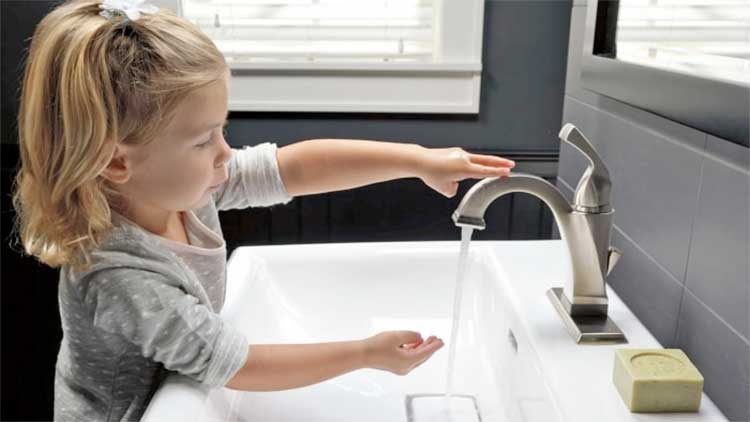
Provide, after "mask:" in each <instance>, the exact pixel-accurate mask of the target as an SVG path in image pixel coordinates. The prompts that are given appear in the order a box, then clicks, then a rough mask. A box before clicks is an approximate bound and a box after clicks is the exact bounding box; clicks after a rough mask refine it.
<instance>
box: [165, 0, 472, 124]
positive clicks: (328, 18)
mask: <svg viewBox="0 0 750 422" xmlns="http://www.w3.org/2000/svg"><path fill="white" fill-rule="evenodd" d="M161 3H162V4H163V5H165V6H167V7H169V6H170V5H169V4H168V3H172V6H173V7H175V8H176V9H177V10H178V13H180V14H181V15H182V16H183V17H185V18H186V19H188V20H190V21H191V22H193V23H195V24H196V25H197V26H199V27H200V28H201V29H202V30H203V31H204V32H205V33H206V34H207V35H208V36H209V37H210V38H211V39H212V40H213V41H214V42H215V43H216V45H217V46H218V47H219V49H220V50H221V51H222V52H223V53H224V55H225V57H226V59H227V63H228V64H229V66H230V68H231V69H232V82H231V83H232V86H231V93H230V109H231V110H254V111H336V112H410V113H412V112H417V113H420V112H424V113H478V111H479V89H480V76H481V46H482V21H483V13H484V1H483V0H162V2H161Z"/></svg>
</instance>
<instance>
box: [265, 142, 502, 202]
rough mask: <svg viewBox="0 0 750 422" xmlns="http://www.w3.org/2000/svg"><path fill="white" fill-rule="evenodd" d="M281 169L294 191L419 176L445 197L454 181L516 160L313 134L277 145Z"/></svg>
mask: <svg viewBox="0 0 750 422" xmlns="http://www.w3.org/2000/svg"><path fill="white" fill-rule="evenodd" d="M277 159H278V163H279V172H280V174H281V178H282V179H283V181H284V185H285V186H286V188H287V191H288V192H289V194H290V195H292V196H299V195H309V194H314V193H323V192H333V191H339V190H345V189H351V188H356V187H360V186H364V185H369V184H372V183H378V182H384V181H387V180H392V179H399V178H406V177H419V178H420V179H422V180H423V181H424V182H425V183H426V184H427V185H428V186H430V187H432V188H433V189H435V190H436V191H438V192H440V193H442V194H443V195H445V196H447V197H451V196H453V195H455V192H456V189H457V187H458V181H460V180H463V179H466V178H469V177H473V178H481V177H490V176H506V175H508V173H509V172H510V168H512V167H513V165H514V163H513V162H512V161H510V160H506V159H504V158H500V157H494V156H489V155H478V154H470V153H468V152H466V151H464V150H462V149H461V148H456V147H453V148H439V149H432V148H425V147H423V146H421V145H418V144H409V143H397V142H383V141H367V140H355V139H312V140H307V141H301V142H297V143H294V144H291V145H287V146H285V147H282V148H279V149H278V151H277Z"/></svg>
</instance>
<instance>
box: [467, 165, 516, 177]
mask: <svg viewBox="0 0 750 422" xmlns="http://www.w3.org/2000/svg"><path fill="white" fill-rule="evenodd" d="M509 174H510V169H509V168H508V167H488V166H482V165H479V164H475V165H473V166H471V168H470V169H469V171H468V172H467V173H466V175H465V176H466V177H493V176H494V177H497V176H507V175H509Z"/></svg>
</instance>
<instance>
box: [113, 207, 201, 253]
mask: <svg viewBox="0 0 750 422" xmlns="http://www.w3.org/2000/svg"><path fill="white" fill-rule="evenodd" d="M117 212H118V213H119V214H120V215H122V216H123V217H125V218H127V219H128V220H130V221H132V222H133V223H135V224H138V225H139V226H140V227H142V228H143V229H144V230H146V231H148V232H150V233H153V234H155V235H158V236H161V237H164V238H166V239H170V240H174V241H177V242H181V243H185V244H187V245H189V244H190V241H189V239H188V236H187V229H186V228H185V220H184V218H185V216H184V214H185V213H184V211H170V210H163V209H154V208H150V207H144V206H129V207H128V209H127V210H126V211H120V210H118V211H117Z"/></svg>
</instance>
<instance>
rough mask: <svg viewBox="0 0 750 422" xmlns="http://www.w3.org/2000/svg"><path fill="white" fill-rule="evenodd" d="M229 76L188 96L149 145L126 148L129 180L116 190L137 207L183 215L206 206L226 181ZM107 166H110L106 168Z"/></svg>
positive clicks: (229, 152) (228, 152) (228, 153)
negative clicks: (225, 134) (160, 133)
mask: <svg viewBox="0 0 750 422" xmlns="http://www.w3.org/2000/svg"><path fill="white" fill-rule="evenodd" d="M228 92H229V72H227V73H225V75H224V78H223V79H221V80H220V81H218V82H216V83H214V84H211V85H208V86H206V87H203V88H200V89H198V90H196V91H194V92H193V93H191V94H190V95H189V96H188V97H187V98H186V99H185V101H184V102H183V103H181V104H180V106H179V107H178V109H177V111H176V115H175V118H174V120H173V122H172V123H171V125H170V126H169V127H167V128H166V130H165V131H164V132H163V133H162V135H161V136H160V137H159V138H157V139H155V140H154V141H153V142H151V143H149V144H148V145H144V146H139V147H126V148H125V150H126V154H127V155H128V157H129V160H127V161H129V166H127V167H129V168H128V169H123V171H125V173H127V175H128V176H129V177H128V178H127V181H126V182H124V183H121V184H120V185H119V186H118V188H119V190H120V191H122V192H123V193H125V194H126V195H127V197H128V198H129V201H131V202H132V201H135V202H136V204H137V206H141V207H144V206H146V207H149V208H156V209H159V210H167V211H185V210H188V209H194V208H198V207H200V206H202V205H204V204H206V203H207V201H208V200H209V199H210V195H211V193H212V192H213V191H214V190H215V189H212V188H211V187H212V186H215V185H219V184H221V183H223V182H224V181H226V179H227V169H226V162H227V161H228V160H229V158H230V156H231V150H230V147H229V145H228V144H227V143H226V141H225V139H224V136H223V124H224V123H225V119H226V116H227V99H228ZM111 166H112V165H110V167H111Z"/></svg>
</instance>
